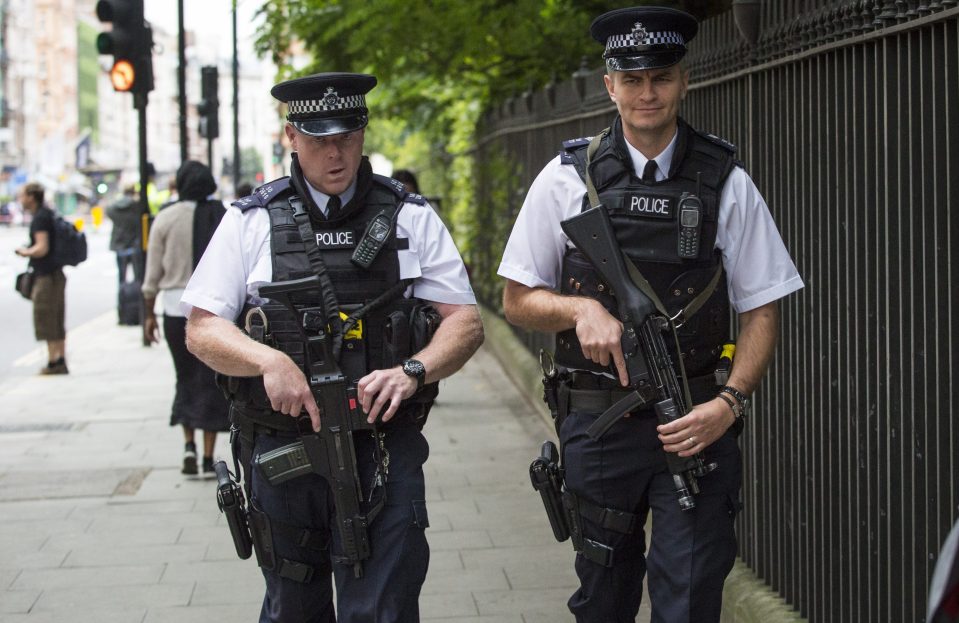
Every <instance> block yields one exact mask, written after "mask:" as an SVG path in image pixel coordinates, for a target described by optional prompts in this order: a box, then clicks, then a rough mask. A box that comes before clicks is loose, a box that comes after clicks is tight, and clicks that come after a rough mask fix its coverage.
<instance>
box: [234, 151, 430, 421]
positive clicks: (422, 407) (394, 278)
mask: <svg viewBox="0 0 959 623" xmlns="http://www.w3.org/2000/svg"><path fill="white" fill-rule="evenodd" d="M296 168H297V167H296V165H294V169H296ZM358 177H359V179H358V183H357V190H356V194H355V195H354V198H353V199H352V200H351V201H350V203H348V204H347V205H346V206H344V208H343V210H342V212H341V215H340V217H339V218H337V219H334V220H325V219H322V218H318V217H317V216H318V208H316V206H315V205H313V202H312V198H310V196H309V192H308V191H305V192H302V193H298V192H297V187H302V186H303V184H302V182H300V183H297V181H296V180H295V179H292V178H289V177H285V178H280V179H278V180H275V181H273V182H270V183H268V184H264V185H263V186H261V187H260V188H259V189H257V192H256V194H254V195H253V196H252V197H248V198H245V199H243V200H240V201H238V202H236V203H234V205H236V206H237V207H239V208H240V209H241V210H243V211H246V210H250V209H257V208H262V209H266V210H268V211H269V215H270V245H271V249H270V250H271V256H272V263H273V281H286V280H293V279H300V278H303V277H308V276H310V275H314V274H316V271H315V270H314V269H313V267H312V266H311V264H310V260H309V258H308V256H307V254H306V251H305V246H304V242H303V238H302V234H301V233H300V230H299V227H298V226H297V223H296V222H295V221H294V210H295V205H296V204H297V203H298V202H305V203H306V204H307V206H308V207H307V209H308V210H309V211H310V213H311V214H312V215H314V216H313V217H311V219H310V221H311V225H312V229H313V233H312V236H313V240H311V242H312V243H313V244H316V245H317V247H318V248H319V249H320V252H321V256H322V260H323V263H324V265H325V266H326V272H327V274H328V275H329V276H330V280H331V281H332V283H333V289H334V291H335V292H336V297H337V302H338V303H339V308H340V312H341V313H340V315H341V318H342V317H345V316H347V315H349V314H352V313H353V312H355V311H357V310H358V309H360V308H361V307H363V306H365V305H367V304H368V303H370V302H371V301H373V300H374V299H377V298H379V297H381V295H384V293H388V292H390V291H391V290H392V295H391V296H389V297H388V298H387V299H386V300H385V301H383V302H382V303H381V304H380V305H378V306H376V307H374V308H373V309H370V310H369V311H368V312H367V313H364V314H363V316H362V318H361V319H360V322H359V324H357V325H356V327H355V328H354V329H353V330H352V331H349V332H347V333H346V335H344V339H343V345H342V348H341V350H340V357H339V366H340V369H341V370H342V372H343V374H344V376H346V377H347V379H348V380H349V381H350V382H356V381H358V380H359V379H360V378H362V377H363V376H365V375H366V374H368V373H369V372H371V371H372V370H377V369H385V368H391V367H394V366H396V365H399V364H400V363H401V362H402V361H403V360H404V359H407V358H408V357H410V356H411V355H412V354H414V353H415V352H417V351H418V350H420V349H422V348H423V347H424V346H425V345H426V343H427V342H428V341H429V338H430V337H431V336H432V332H433V331H434V330H435V327H436V325H438V323H439V317H438V315H437V314H436V312H435V310H433V309H432V307H430V306H429V305H428V304H426V303H424V302H423V301H421V300H419V299H415V298H405V297H404V296H403V292H404V290H405V289H406V287H405V286H406V285H407V284H403V283H401V279H400V267H399V257H398V254H397V251H399V250H403V249H407V248H408V241H407V239H405V238H398V237H397V236H396V215H397V214H398V212H399V210H400V208H401V207H402V204H403V203H404V202H411V203H419V204H421V205H423V204H425V203H426V200H425V199H424V198H423V197H421V196H420V195H417V194H412V193H407V192H406V191H405V190H404V189H403V185H402V183H400V182H398V181H396V180H393V179H390V178H387V177H383V176H380V175H373V174H372V173H371V172H370V171H369V165H368V164H367V163H366V160H365V158H364V162H363V166H361V173H360V175H359V176H358ZM304 190H305V189H304ZM380 214H386V215H387V216H389V217H390V218H391V220H392V227H391V230H390V233H389V235H388V237H387V239H386V241H385V243H384V245H383V247H382V249H381V250H380V252H379V253H378V255H377V256H376V258H375V260H374V261H373V263H372V264H371V265H370V266H369V268H362V267H359V266H357V265H355V264H354V263H353V262H352V261H351V259H350V258H351V256H352V254H353V250H354V248H355V247H356V246H357V244H358V243H359V242H360V240H361V239H362V237H363V235H364V233H365V232H366V228H367V226H368V225H369V223H370V221H372V220H373V219H374V218H375V217H376V216H378V215H380ZM293 302H294V304H295V305H296V306H297V308H298V309H301V310H302V309H308V308H314V309H316V311H317V312H318V314H319V315H320V316H322V310H321V301H319V300H313V299H312V298H311V296H310V295H303V296H301V297H300V298H299V299H297V298H294V300H293ZM250 308H251V306H250V305H247V307H246V308H245V309H244V311H243V313H241V314H240V317H239V318H238V319H237V323H238V325H239V326H240V327H241V328H243V327H244V325H245V323H246V316H247V312H248V311H249V309H250ZM259 308H260V309H261V310H262V311H263V314H264V315H265V317H266V322H267V328H268V329H267V332H266V339H265V343H267V344H268V345H269V346H272V347H273V348H276V349H278V350H281V351H283V352H284V353H286V354H287V355H289V356H290V358H292V359H293V361H295V362H296V363H297V365H299V366H301V367H302V365H303V363H304V362H303V358H304V352H303V343H302V340H301V338H300V333H299V331H298V329H297V327H296V324H295V321H294V319H293V317H292V316H291V315H290V313H289V311H288V310H287V309H286V308H285V307H284V306H283V305H282V304H280V303H276V302H272V301H268V302H266V303H264V304H262V305H260V306H259ZM253 320H254V324H256V323H257V322H258V321H259V320H258V318H254V319H253ZM230 389H232V390H233V395H232V398H233V401H234V412H237V411H239V412H240V414H241V415H243V416H245V417H247V418H248V419H252V420H254V421H255V422H257V423H259V424H262V425H266V426H269V427H271V428H276V429H279V430H292V429H294V428H295V427H294V425H293V418H291V417H289V416H287V415H283V414H281V413H277V412H274V411H272V409H271V408H270V403H269V399H268V398H267V396H266V392H265V390H264V389H263V379H262V377H254V378H249V379H235V378H234V379H231V381H230ZM437 390H438V384H437V383H432V384H429V385H426V386H424V387H423V388H422V389H421V390H420V391H418V392H417V393H416V394H414V395H413V396H412V397H411V398H409V399H407V400H406V401H404V403H403V405H401V407H400V409H399V411H398V412H397V413H396V415H394V418H393V419H392V420H391V422H390V424H393V425H400V424H406V423H412V424H416V425H419V426H422V424H423V423H424V422H425V418H426V415H427V413H428V411H429V407H430V406H431V405H432V402H433V399H434V398H435V397H436V394H437Z"/></svg>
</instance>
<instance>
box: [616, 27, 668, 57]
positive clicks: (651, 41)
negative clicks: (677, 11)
mask: <svg viewBox="0 0 959 623" xmlns="http://www.w3.org/2000/svg"><path fill="white" fill-rule="evenodd" d="M649 45H678V46H683V47H685V46H686V40H685V39H684V38H683V35H682V34H681V33H678V32H675V31H670V30H664V31H660V32H647V33H646V36H645V37H643V38H642V39H639V38H637V37H635V36H634V35H633V33H631V32H630V33H626V34H625V35H611V36H610V37H609V39H607V40H606V54H605V55H606V56H609V55H611V54H616V53H617V52H619V51H621V50H624V49H628V48H635V47H637V46H649Z"/></svg>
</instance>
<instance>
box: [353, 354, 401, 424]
mask: <svg viewBox="0 0 959 623" xmlns="http://www.w3.org/2000/svg"><path fill="white" fill-rule="evenodd" d="M356 390H357V398H359V399H360V404H361V405H362V406H363V412H364V413H366V414H367V415H368V417H367V418H366V421H367V422H368V423H370V424H372V423H373V422H374V421H376V416H377V415H378V414H379V413H380V411H382V410H383V407H384V406H385V405H386V403H387V401H389V403H390V406H389V407H387V408H386V411H383V418H382V419H383V421H384V422H389V421H390V418H392V417H393V415H394V414H395V413H396V410H397V409H399V408H400V403H401V402H403V401H404V400H405V399H407V398H409V397H410V396H412V395H413V394H414V393H416V379H415V378H413V377H412V376H407V375H406V373H404V372H403V368H402V367H401V366H397V367H395V368H390V369H388V370H374V371H373V372H370V373H369V374H367V375H366V376H364V377H363V378H361V379H360V381H359V383H357V384H356Z"/></svg>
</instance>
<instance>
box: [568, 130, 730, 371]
mask: <svg viewBox="0 0 959 623" xmlns="http://www.w3.org/2000/svg"><path fill="white" fill-rule="evenodd" d="M678 131H679V135H678V138H677V144H676V150H675V152H674V154H673V158H672V165H671V170H670V171H669V175H668V176H667V178H666V179H665V180H663V181H661V182H654V183H651V184H644V183H643V182H642V181H641V180H640V179H639V178H638V177H636V175H635V172H634V171H633V166H632V160H631V158H630V156H629V152H628V150H627V148H626V142H625V141H626V139H625V137H624V136H623V131H622V123H621V121H620V119H619V117H617V118H616V119H615V120H614V122H613V124H612V126H611V130H610V131H609V132H608V134H607V136H606V137H605V138H604V139H603V141H602V142H601V144H600V147H599V149H598V150H597V152H596V153H595V154H594V155H593V157H592V159H591V161H590V164H589V172H590V176H591V177H592V180H593V183H594V184H595V186H596V190H597V192H598V194H599V201H600V203H601V204H603V205H604V206H605V207H606V209H607V210H608V212H609V216H610V220H611V221H612V224H613V229H614V231H615V232H616V239H617V241H618V242H619V245H620V248H621V249H622V250H623V252H624V253H625V254H626V255H627V256H628V257H629V258H630V259H632V260H633V262H634V263H635V264H636V266H637V268H639V270H640V272H641V273H642V274H643V275H644V276H645V277H646V279H647V280H648V281H649V283H650V285H651V286H652V288H653V290H654V291H655V292H656V294H657V295H658V296H659V298H660V300H662V302H663V305H664V306H665V307H666V310H667V311H668V312H669V313H670V315H675V314H676V313H677V312H679V311H680V310H682V309H683V308H684V307H685V306H686V305H687V304H688V303H689V302H690V301H691V300H692V299H693V298H694V297H695V296H696V295H697V294H699V293H700V292H701V291H702V290H703V289H704V288H705V287H706V286H707V284H708V283H709V282H710V280H711V278H712V277H713V275H714V274H715V272H716V270H717V268H718V267H719V266H720V265H721V262H722V257H721V254H720V252H719V251H718V250H717V249H715V248H714V247H715V242H716V231H717V226H718V217H719V198H720V194H721V193H722V188H723V185H724V184H725V182H726V178H727V177H728V176H729V173H730V172H731V171H732V169H733V167H734V166H735V165H736V164H737V163H736V161H735V159H734V155H735V147H733V146H732V145H730V144H729V143H726V142H725V141H723V140H722V139H719V138H717V137H714V136H712V135H708V134H704V133H700V132H698V131H696V130H694V129H693V128H692V127H690V126H689V125H688V124H686V123H685V122H684V121H683V120H682V119H680V120H679V130H678ZM588 142H589V141H588V140H586V139H579V140H576V141H567V142H565V143H564V144H563V146H564V148H565V152H564V153H562V162H563V163H564V164H568V165H571V166H574V167H576V170H577V172H578V173H579V174H580V177H581V178H583V179H584V181H585V171H586V150H587V145H588ZM683 193H692V194H694V195H696V196H697V197H699V199H700V200H701V201H702V207H703V209H702V217H701V226H700V234H699V246H698V253H697V254H696V255H695V257H692V258H683V257H680V255H679V251H678V248H679V210H678V206H679V204H680V198H681V197H682V195H683ZM589 207H590V206H589V199H588V198H587V197H586V196H584V197H583V210H586V209H589ZM560 292H561V293H563V294H576V295H582V296H589V297H591V298H595V299H597V300H598V301H600V302H601V303H602V304H603V306H604V307H605V308H606V309H608V310H609V311H610V313H612V314H613V316H616V317H618V312H617V310H616V303H615V300H614V298H613V297H612V296H611V295H610V291H609V288H608V287H607V286H606V284H604V283H602V280H601V279H600V278H599V275H598V273H596V271H595V270H594V269H593V268H592V265H591V264H590V263H589V260H588V259H586V257H585V256H584V255H582V254H581V253H580V252H579V251H578V250H577V249H575V248H569V249H567V251H566V254H565V255H564V257H563V276H562V283H561V284H560ZM729 320H730V312H729V298H728V293H727V288H726V278H725V275H723V276H722V278H721V279H720V281H719V285H718V286H717V287H716V290H715V292H713V294H712V295H711V296H710V297H709V299H708V300H707V301H706V303H705V304H704V305H703V306H702V308H700V310H699V311H698V312H697V313H696V314H695V315H694V316H692V317H691V318H688V319H687V320H686V323H685V324H684V325H683V326H682V327H680V329H679V330H678V334H679V341H680V348H681V350H682V356H683V362H684V365H685V368H686V373H687V375H688V376H690V377H695V376H701V375H703V374H706V373H709V372H712V371H713V370H714V369H715V364H716V362H717V361H718V359H719V355H720V352H721V349H722V344H723V342H724V341H726V340H727V338H728V337H729V328H730V327H729V324H730V322H729ZM556 362H557V363H558V364H560V365H562V366H566V367H568V368H573V369H579V370H589V371H593V372H607V371H608V370H605V369H603V368H602V367H601V366H599V365H598V364H596V363H593V362H592V361H590V360H588V359H586V358H585V357H584V356H583V351H582V348H581V347H580V344H579V340H578V339H577V337H576V331H575V329H570V330H567V331H563V332H561V333H558V334H557V336H556Z"/></svg>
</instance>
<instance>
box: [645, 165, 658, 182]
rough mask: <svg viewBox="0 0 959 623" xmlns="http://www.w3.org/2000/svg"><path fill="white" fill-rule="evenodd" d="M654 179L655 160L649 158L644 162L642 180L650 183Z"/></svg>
mask: <svg viewBox="0 0 959 623" xmlns="http://www.w3.org/2000/svg"><path fill="white" fill-rule="evenodd" d="M655 181H656V161H655V160H650V161H648V162H647V163H646V167H645V168H644V169H643V182H644V183H646V184H652V183H653V182H655Z"/></svg>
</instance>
